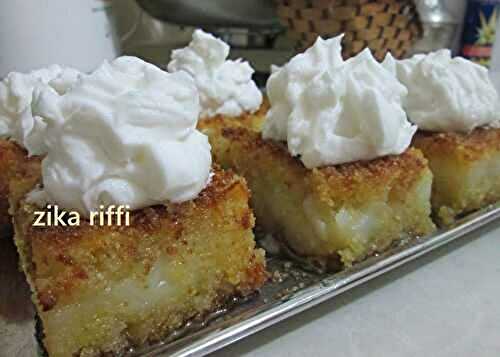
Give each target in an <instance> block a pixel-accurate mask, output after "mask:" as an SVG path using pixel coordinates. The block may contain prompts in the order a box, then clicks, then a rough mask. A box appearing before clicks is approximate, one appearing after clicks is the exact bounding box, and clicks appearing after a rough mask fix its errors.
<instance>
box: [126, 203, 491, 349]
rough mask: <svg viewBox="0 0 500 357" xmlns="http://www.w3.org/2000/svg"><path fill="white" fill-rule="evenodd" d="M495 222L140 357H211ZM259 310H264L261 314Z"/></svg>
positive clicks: (400, 249) (457, 231)
mask: <svg viewBox="0 0 500 357" xmlns="http://www.w3.org/2000/svg"><path fill="white" fill-rule="evenodd" d="M494 221H499V222H500V202H498V203H496V204H493V205H490V206H488V207H486V208H483V209H481V210H479V211H477V212H474V213H472V214H469V215H467V216H465V217H463V218H461V219H459V220H457V222H456V223H455V224H453V225H452V226H449V227H446V228H440V229H438V230H437V231H436V232H434V233H432V234H430V235H427V236H424V237H421V238H418V239H414V240H411V241H410V242H409V243H406V244H403V245H401V246H397V247H395V248H393V249H390V250H389V251H387V252H385V253H383V254H380V255H378V256H375V257H372V258H369V259H367V260H366V261H363V262H361V263H358V264H356V265H355V266H353V267H352V268H348V269H345V270H343V271H340V272H338V273H333V274H331V275H328V276H327V277H325V278H324V279H321V280H320V281H319V282H317V283H314V284H313V285H311V286H309V287H306V288H303V289H300V290H298V291H297V292H295V293H293V294H292V296H291V297H290V298H287V299H286V300H284V301H283V300H278V301H274V302H273V303H271V304H269V305H264V306H262V307H261V308H260V311H256V313H254V314H253V316H250V317H249V318H246V319H244V320H242V321H240V322H237V323H235V324H232V325H230V326H227V327H222V328H219V329H215V330H214V331H208V332H204V331H203V330H201V331H198V332H195V333H193V334H190V335H187V336H185V337H183V338H181V339H179V340H176V341H173V342H171V343H168V344H164V343H163V344H162V343H159V344H156V345H152V346H150V347H149V348H148V349H147V351H143V352H142V353H140V354H137V355H136V356H140V357H152V356H167V355H168V356H175V357H187V356H200V357H201V356H205V355H207V354H209V353H213V352H215V351H217V350H220V349H222V348H224V347H226V346H228V345H230V344H233V343H235V342H237V341H239V340H242V339H243V338H245V337H248V336H250V335H253V334H255V333H257V332H259V331H262V330H264V329H266V328H268V327H270V326H272V325H275V324H277V323H279V322H280V321H283V320H285V319H287V318H289V317H292V316H294V315H297V314H299V313H301V312H303V311H305V310H307V309H309V308H312V307H314V306H316V305H318V304H320V303H322V302H324V301H326V300H329V299H331V298H333V297H335V296H337V295H340V294H342V293H344V292H346V291H348V290H351V289H352V288H354V287H356V286H358V285H361V284H363V283H365V282H367V281H369V280H372V279H374V278H376V277H378V276H380V275H383V274H384V273H387V272H389V271H391V270H394V269H396V268H398V267H400V266H402V265H404V264H406V263H408V262H410V261H412V260H415V259H417V258H419V257H421V256H423V255H425V254H427V253H429V252H431V251H433V250H435V249H437V248H439V247H442V246H444V245H446V244H448V243H450V242H452V241H455V240H457V239H459V238H462V237H464V236H465V235H467V234H468V233H471V232H473V231H475V230H478V229H479V228H481V227H484V226H486V225H488V224H489V223H492V222H494ZM257 310H259V309H257Z"/></svg>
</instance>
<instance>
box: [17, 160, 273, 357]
mask: <svg viewBox="0 0 500 357" xmlns="http://www.w3.org/2000/svg"><path fill="white" fill-rule="evenodd" d="M249 195H250V194H249V191H248V189H247V186H246V183H245V181H244V180H243V179H242V178H241V177H238V176H236V175H235V174H233V173H232V172H230V171H221V170H216V171H215V174H214V176H213V177H212V180H211V182H210V184H209V185H208V186H207V188H205V189H204V190H203V191H202V192H201V194H200V195H199V196H198V197H197V198H196V199H195V200H192V201H188V202H185V203H181V204H167V205H165V206H155V207H150V208H146V209H142V210H138V211H134V212H132V213H131V225H130V226H129V227H126V226H121V227H120V226H110V227H101V226H99V227H97V226H94V227H92V226H90V225H89V224H88V222H82V224H81V226H80V227H46V228H38V227H33V226H32V222H33V220H34V210H36V209H37V208H35V207H33V206H31V205H30V204H27V203H26V202H24V201H22V202H20V206H19V208H18V209H17V211H16V213H15V231H16V235H15V241H16V244H17V247H18V251H19V253H20V256H21V261H22V267H23V269H24V271H25V273H26V275H27V277H28V281H29V283H30V285H31V288H32V291H33V301H34V302H35V305H36V308H37V311H38V314H39V316H40V318H41V321H42V324H43V333H44V335H45V337H44V340H43V342H44V344H45V347H46V349H47V351H48V353H49V355H50V356H51V357H59V356H61V357H62V356H98V355H101V354H106V355H108V354H110V355H119V354H120V352H121V351H123V350H124V349H125V348H128V347H130V346H139V345H142V344H144V343H146V342H150V341H156V340H158V339H160V338H162V337H163V336H165V335H166V334H168V333H169V332H170V331H172V330H173V329H175V328H178V327H179V326H181V325H182V324H183V323H185V322H186V321H187V320H188V319H190V318H192V317H194V316H195V315H199V314H204V313H207V312H209V311H211V310H214V309H215V308H217V307H218V306H220V305H222V304H224V303H225V302H226V301H227V300H228V299H229V298H230V297H232V296H235V295H247V294H250V293H252V292H254V291H255V290H256V289H258V288H259V287H260V286H261V285H262V284H263V283H264V281H265V280H266V277H267V274H266V271H265V260H264V252H263V251H262V250H260V249H255V242H254V237H253V233H252V227H253V225H254V217H253V214H252V211H251V210H250V208H249V206H248V200H249Z"/></svg>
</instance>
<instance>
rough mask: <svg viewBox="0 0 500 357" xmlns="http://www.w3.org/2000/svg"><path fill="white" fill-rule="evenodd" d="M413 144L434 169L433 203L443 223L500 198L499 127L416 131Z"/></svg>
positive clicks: (435, 212) (436, 214)
mask: <svg viewBox="0 0 500 357" xmlns="http://www.w3.org/2000/svg"><path fill="white" fill-rule="evenodd" d="M413 145H414V146H415V147H417V148H419V149H420V150H421V151H422V152H423V153H424V155H425V156H426V158H427V159H428V160H429V164H430V167H431V169H432V171H433V173H434V177H435V179H434V184H433V193H432V204H433V211H434V215H435V217H436V220H438V221H439V222H440V223H441V224H445V225H447V224H451V223H453V222H454V221H455V219H456V218H457V217H458V216H460V215H462V214H466V213H469V212H472V211H475V210H477V209H480V208H482V207H485V206H487V205H488V204H491V203H495V202H497V201H499V200H500V180H499V177H500V129H493V128H489V129H486V128H480V129H475V130H474V131H472V132H471V133H468V134H463V133H430V132H417V134H416V135H415V138H414V140H413Z"/></svg>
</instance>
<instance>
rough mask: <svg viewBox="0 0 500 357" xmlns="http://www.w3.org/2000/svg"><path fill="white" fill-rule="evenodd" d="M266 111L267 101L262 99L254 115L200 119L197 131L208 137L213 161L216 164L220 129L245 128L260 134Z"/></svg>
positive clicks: (218, 116)
mask: <svg viewBox="0 0 500 357" xmlns="http://www.w3.org/2000/svg"><path fill="white" fill-rule="evenodd" d="M268 110H269V101H268V100H267V99H266V98H264V101H263V103H262V105H261V107H260V109H259V110H258V111H257V112H255V113H245V114H242V115H240V116H238V117H236V118H232V117H227V116H223V115H217V116H215V117H212V118H205V119H200V120H199V121H198V130H200V131H201V132H202V133H203V134H205V135H207V136H208V140H209V141H210V145H211V146H212V156H213V158H214V161H215V162H218V157H217V152H219V151H220V149H219V148H218V145H219V144H220V143H221V140H220V138H219V136H220V135H221V130H222V128H230V127H233V128H247V129H250V130H252V131H255V132H261V131H262V126H263V124H264V121H265V120H266V114H267V111H268Z"/></svg>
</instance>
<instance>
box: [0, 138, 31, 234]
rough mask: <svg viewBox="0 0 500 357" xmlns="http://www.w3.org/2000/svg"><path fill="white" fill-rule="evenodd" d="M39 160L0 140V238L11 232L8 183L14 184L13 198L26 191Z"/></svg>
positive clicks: (7, 141)
mask: <svg viewBox="0 0 500 357" xmlns="http://www.w3.org/2000/svg"><path fill="white" fill-rule="evenodd" d="M40 161H41V160H40V158H36V157H32V158H28V156H27V152H26V151H25V150H24V149H22V148H21V147H20V146H18V145H17V144H15V143H14V142H12V141H9V140H0V239H2V238H3V237H5V236H8V235H10V233H12V219H11V216H10V214H9V193H10V185H11V184H12V185H14V187H13V190H14V191H15V194H14V196H15V197H13V198H19V197H20V196H21V195H24V194H25V193H26V192H28V191H29V190H30V189H31V188H32V187H33V185H34V182H36V181H37V180H38V177H39V174H40Z"/></svg>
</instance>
